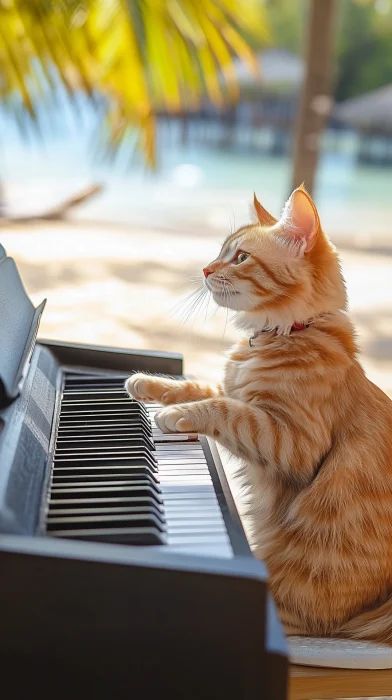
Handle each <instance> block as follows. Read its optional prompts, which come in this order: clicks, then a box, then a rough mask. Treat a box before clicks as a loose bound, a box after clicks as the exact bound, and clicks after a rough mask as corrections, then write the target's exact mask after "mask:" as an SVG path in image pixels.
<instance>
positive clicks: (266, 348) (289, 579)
mask: <svg viewBox="0 0 392 700" xmlns="http://www.w3.org/2000/svg"><path fill="white" fill-rule="evenodd" d="M256 212H257V215H258V217H259V223H258V224H255V225H251V226H247V227H243V228H241V229H239V231H237V232H236V233H234V234H232V235H231V236H229V237H228V239H227V240H226V241H225V243H224V245H223V247H222V250H221V253H220V255H219V256H218V258H217V259H216V260H215V261H213V263H211V264H210V265H209V266H208V276H207V278H206V284H207V285H208V287H209V289H210V291H211V292H212V294H213V297H214V299H215V301H216V302H217V303H218V304H221V305H224V306H229V307H230V308H232V309H235V310H236V311H237V312H238V313H237V317H236V318H237V325H238V326H239V328H242V329H247V330H248V337H249V335H251V334H255V339H254V340H253V347H251V346H250V345H249V342H248V337H245V338H243V339H242V340H240V341H239V342H238V343H237V344H236V345H235V346H234V347H233V348H232V349H231V351H230V352H229V355H228V360H227V364H226V370H225V375H224V378H223V382H222V385H221V386H220V387H210V386H207V385H204V384H202V383H199V382H192V381H186V382H180V383H178V382H175V381H173V380H170V379H166V378H160V377H150V376H146V375H142V374H136V375H133V376H132V377H130V378H129V380H128V381H127V384H126V386H127V389H128V391H129V393H130V394H131V395H132V396H135V397H136V398H140V399H147V400H148V399H150V400H154V401H160V402H161V403H163V404H164V405H166V406H167V407H166V408H163V409H162V410H161V411H160V412H159V413H158V415H157V417H156V420H157V423H158V425H159V426H160V428H161V429H162V430H164V431H165V430H166V431H172V430H177V431H190V430H192V431H197V432H200V433H203V434H206V435H209V436H211V437H214V438H215V439H216V440H218V441H219V442H220V443H221V444H222V445H223V446H225V447H226V448H227V449H229V450H230V451H231V452H232V453H233V454H234V455H237V456H238V457H240V458H241V459H242V460H243V462H244V469H245V471H246V475H247V479H248V482H249V483H250V485H251V488H250V494H251V503H250V516H251V532H250V536H251V544H252V547H253V549H254V552H255V554H256V555H257V556H258V557H260V558H262V559H263V560H264V561H265V562H266V563H267V565H268V568H269V572H270V585H271V590H272V592H273V595H274V597H275V600H276V602H277V604H278V607H279V610H280V615H281V618H282V620H283V622H284V624H285V626H286V630H287V631H288V632H289V633H296V634H307V635H318V636H322V635H331V636H348V637H352V638H357V639H373V640H377V641H384V642H388V643H390V644H392V403H391V401H390V400H389V398H388V397H387V396H386V395H385V394H384V393H383V392H382V391H381V390H380V389H378V388H377V387H376V386H374V385H373V384H372V383H371V382H370V381H369V380H368V379H367V378H366V376H365V374H364V372H363V370H362V367H361V366H360V364H359V362H358V360H357V346H356V342H355V333H354V329H353V326H352V324H351V321H350V319H349V318H348V316H347V314H346V311H345V308H346V293H345V287H344V281H343V278H342V275H341V271H340V266H339V260H338V257H337V253H336V251H335V249H334V248H333V246H332V245H331V243H330V242H329V240H328V239H327V237H326V236H325V235H324V233H323V231H322V229H321V227H320V222H319V219H318V214H317V211H316V209H315V206H314V204H313V202H312V200H311V199H310V197H309V195H308V194H307V193H306V191H305V190H304V189H303V188H300V189H299V190H296V192H295V193H293V195H292V197H291V198H290V200H289V204H288V205H287V207H286V209H285V212H284V214H283V217H282V218H281V220H280V221H279V222H277V223H273V222H274V221H275V220H274V219H273V218H272V217H271V215H269V214H268V212H266V210H264V209H263V208H262V207H261V205H260V207H259V208H258V207H256ZM265 216H267V217H268V218H267V219H266V220H264V217H265ZM239 251H242V252H243V253H246V254H249V257H247V258H246V256H241V257H240V258H239V260H241V262H238V260H237V257H236V256H237V255H238V252H239ZM305 321H306V322H308V323H309V326H308V327H307V328H306V329H303V330H300V331H297V332H292V331H291V328H292V325H293V324H294V323H295V322H305ZM266 329H267V330H266ZM268 329H269V330H268ZM262 330H263V332H261V331H262Z"/></svg>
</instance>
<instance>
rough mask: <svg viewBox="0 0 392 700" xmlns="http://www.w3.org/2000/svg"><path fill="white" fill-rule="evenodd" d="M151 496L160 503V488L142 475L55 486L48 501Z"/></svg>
mask: <svg viewBox="0 0 392 700" xmlns="http://www.w3.org/2000/svg"><path fill="white" fill-rule="evenodd" d="M114 497H120V498H124V499H126V498H131V499H133V498H140V497H143V498H153V499H156V500H157V502H158V503H162V499H161V490H160V487H159V485H158V484H157V483H155V482H154V481H152V480H150V479H148V478H146V477H144V478H143V479H137V481H133V482H129V481H118V482H116V483H110V482H106V483H102V482H95V483H89V484H76V485H75V486H70V485H69V484H68V485H67V486H66V487H59V488H56V489H55V490H53V491H52V492H51V495H50V501H49V503H57V502H60V501H61V502H63V501H68V500H70V501H71V500H73V499H78V498H82V499H89V498H107V499H110V498H114Z"/></svg>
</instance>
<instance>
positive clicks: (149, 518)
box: [47, 513, 164, 532]
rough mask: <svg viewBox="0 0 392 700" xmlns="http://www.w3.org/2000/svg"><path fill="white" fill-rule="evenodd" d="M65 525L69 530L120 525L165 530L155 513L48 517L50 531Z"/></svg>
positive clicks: (109, 527) (106, 527) (108, 527)
mask: <svg viewBox="0 0 392 700" xmlns="http://www.w3.org/2000/svg"><path fill="white" fill-rule="evenodd" d="M64 526H65V527H66V528H67V530H79V529H80V528H83V529H84V530H90V529H96V528H97V527H101V528H105V529H108V530H109V529H112V528H118V527H137V528H142V527H157V528H158V529H159V530H164V526H163V525H162V522H161V519H160V518H158V517H157V516H156V515H155V514H153V513H150V514H148V515H145V514H140V513H119V514H114V513H113V514H111V513H108V514H106V513H101V514H99V515H75V516H74V517H72V518H69V517H67V516H63V515H58V516H53V517H52V518H50V519H48V523H47V529H48V531H51V532H53V530H58V529H62V528H63V527H64Z"/></svg>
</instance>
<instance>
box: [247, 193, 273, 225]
mask: <svg viewBox="0 0 392 700" xmlns="http://www.w3.org/2000/svg"><path fill="white" fill-rule="evenodd" d="M253 205H254V208H255V211H256V214H257V218H258V221H259V223H260V224H261V225H262V226H275V224H276V223H277V221H278V220H277V219H275V217H274V216H272V214H270V213H269V211H267V210H266V209H264V207H263V206H262V205H261V204H260V202H259V200H258V199H257V197H256V193H254V197H253Z"/></svg>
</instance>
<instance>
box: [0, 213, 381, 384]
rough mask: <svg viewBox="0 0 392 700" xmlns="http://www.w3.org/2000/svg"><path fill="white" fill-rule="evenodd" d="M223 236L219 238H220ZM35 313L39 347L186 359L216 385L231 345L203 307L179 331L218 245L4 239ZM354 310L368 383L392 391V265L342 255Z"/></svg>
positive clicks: (51, 227) (138, 235)
mask: <svg viewBox="0 0 392 700" xmlns="http://www.w3.org/2000/svg"><path fill="white" fill-rule="evenodd" d="M222 235H223V234H222ZM0 241H1V243H3V245H4V246H5V248H6V250H7V252H8V254H10V255H12V256H13V257H14V258H15V260H16V262H17V264H18V266H19V269H20V272H21V275H22V278H23V281H24V283H25V286H26V288H27V290H28V292H29V294H30V295H31V297H32V299H33V301H34V302H35V303H39V302H40V301H42V299H43V298H44V297H47V298H48V304H47V307H46V310H45V313H44V316H43V319H42V323H41V330H40V335H41V337H47V338H57V339H60V340H70V341H79V342H83V343H98V344H106V345H114V346H118V347H129V348H145V349H150V350H164V351H174V352H180V353H183V355H184V358H185V371H186V372H187V373H188V374H192V375H197V376H200V377H203V378H205V379H211V380H216V379H217V378H218V377H219V374H220V372H221V370H222V366H223V364H224V350H225V349H226V348H227V347H228V346H229V345H230V343H231V342H232V341H233V339H234V338H235V337H236V332H235V329H234V328H233V325H232V324H231V323H230V321H229V322H228V323H226V312H225V311H224V310H222V309H219V310H218V311H217V312H216V313H212V312H213V310H214V305H213V303H210V304H209V308H208V313H207V314H206V304H204V305H203V307H202V309H199V313H198V314H197V315H196V316H195V315H193V316H192V317H191V318H190V319H189V320H188V321H187V322H186V323H185V325H182V317H183V314H184V312H185V310H186V304H185V305H183V306H182V312H181V309H179V308H177V309H176V307H178V305H179V302H180V300H181V299H184V294H185V293H186V292H187V291H188V292H189V290H191V289H192V280H193V288H195V287H196V286H197V283H195V282H194V280H195V278H196V277H197V278H198V279H199V280H201V269H202V267H203V266H204V265H205V264H206V263H208V262H209V261H210V260H211V259H213V258H214V257H215V256H216V254H217V253H218V251H219V247H220V242H221V236H219V234H212V235H211V237H210V238H206V237H205V236H203V237H200V238H198V237H197V235H195V233H194V231H192V232H189V231H185V232H184V233H183V234H179V233H178V232H168V231H159V230H150V229H142V228H140V229H135V228H131V227H127V226H120V225H106V224H105V225H101V226H99V225H97V224H94V225H90V224H87V223H86V224H84V223H75V222H68V223H58V222H43V223H35V224H30V225H14V226H12V227H8V228H6V229H5V228H3V229H2V230H0ZM342 261H343V269H344V274H345V276H346V279H347V286H348V292H349V298H350V309H351V313H352V315H353V317H354V320H355V322H356V323H357V325H358V330H359V341H360V344H361V347H362V349H363V357H362V360H363V362H364V364H365V367H366V370H367V372H368V375H369V377H370V378H371V379H372V380H373V381H375V382H376V383H377V384H379V385H380V386H381V387H382V388H384V389H385V390H388V389H391V388H392V293H391V279H392V256H391V255H379V254H373V253H369V252H364V251H358V250H357V251H354V252H353V251H348V250H345V251H343V253H342Z"/></svg>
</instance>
